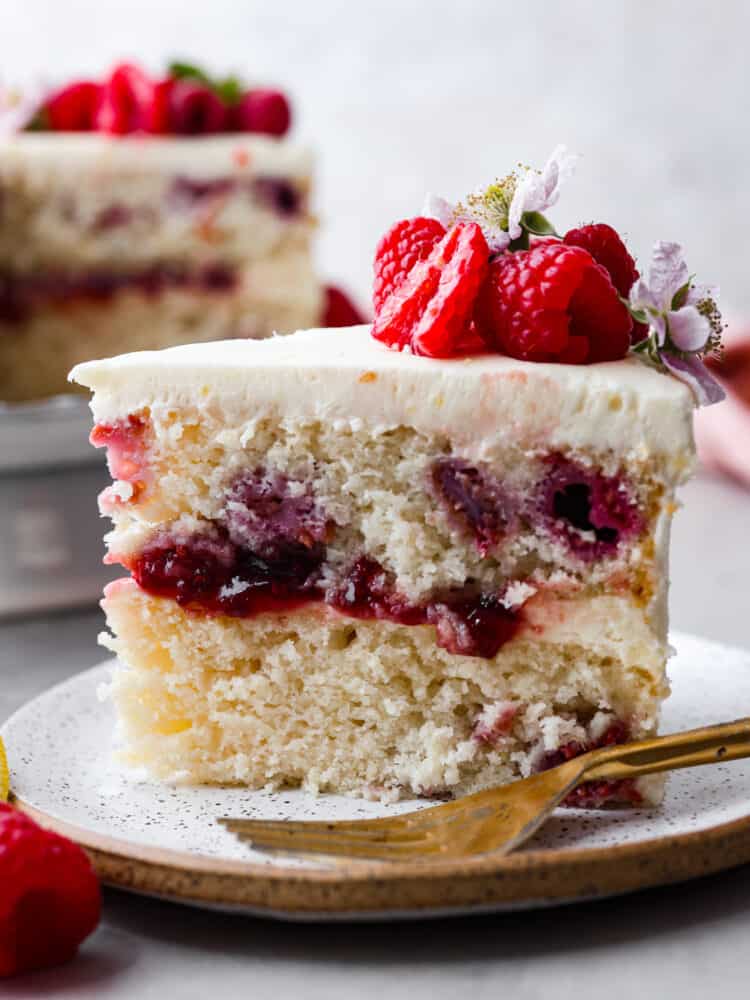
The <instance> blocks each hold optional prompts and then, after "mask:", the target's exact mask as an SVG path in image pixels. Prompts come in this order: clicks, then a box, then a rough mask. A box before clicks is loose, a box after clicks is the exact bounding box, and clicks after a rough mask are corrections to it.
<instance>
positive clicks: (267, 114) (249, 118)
mask: <svg viewBox="0 0 750 1000" xmlns="http://www.w3.org/2000/svg"><path fill="white" fill-rule="evenodd" d="M291 122H292V111H291V108H290V107H289V101H288V100H287V99H286V97H285V96H284V95H283V94H282V93H281V92H280V91H278V90H248V91H247V92H246V93H245V94H243V96H242V97H241V98H240V100H239V101H238V102H237V104H236V105H235V106H234V107H233V108H232V127H233V128H234V129H235V130H236V131H237V132H265V133H266V134H267V135H284V133H285V132H288V131H289V126H290V125H291Z"/></svg>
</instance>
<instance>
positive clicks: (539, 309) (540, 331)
mask: <svg viewBox="0 0 750 1000" xmlns="http://www.w3.org/2000/svg"><path fill="white" fill-rule="evenodd" d="M474 319H475V321H476V324H477V328H478V329H479V332H480V334H481V335H482V337H483V338H484V339H485V342H486V343H487V344H488V345H489V346H490V347H492V348H495V349H496V350H501V351H502V352H503V353H505V354H509V355H510V356H511V357H514V358H520V359H521V360H523V361H561V362H564V363H567V364H584V363H591V362H595V361H615V360H617V359H618V358H623V357H625V355H626V354H627V351H628V348H629V346H630V330H631V327H632V325H633V321H632V319H631V317H630V313H629V312H628V310H627V309H626V308H625V306H624V305H623V304H622V302H621V301H620V299H619V297H618V294H617V289H616V288H615V287H614V285H613V284H612V281H611V280H610V277H609V275H608V274H607V272H606V271H605V269H604V268H603V267H601V265H599V264H597V263H596V261H595V260H594V259H593V257H592V256H591V254H590V253H588V251H586V250H583V249H581V248H580V247H571V246H566V245H565V244H563V243H557V242H552V241H543V242H542V241H540V242H539V243H537V244H536V245H534V246H533V247H532V248H531V249H530V250H518V251H516V252H515V253H509V254H504V255H503V256H502V257H500V258H499V259H498V260H496V261H495V262H494V263H493V264H491V265H490V272H489V276H488V279H487V281H486V282H485V283H484V285H483V287H482V291H481V292H480V294H479V297H478V300H477V307H476V310H475V313H474Z"/></svg>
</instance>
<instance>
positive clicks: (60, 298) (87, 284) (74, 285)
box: [0, 263, 237, 324]
mask: <svg viewBox="0 0 750 1000" xmlns="http://www.w3.org/2000/svg"><path fill="white" fill-rule="evenodd" d="M236 287H237V274H236V272H235V269H234V268H233V267H232V266H231V265H228V264H218V263H217V264H209V265H204V266H202V267H198V268H189V267H187V266H185V265H182V264H154V265H152V266H150V267H146V268H144V269H143V270H141V271H131V272H117V271H107V270H103V269H96V270H91V271H79V272H77V273H76V274H65V273H59V274H27V275H18V274H10V273H9V272H1V271H0V322H4V323H8V324H14V323H21V322H23V321H24V320H25V319H26V318H27V316H28V315H29V313H31V312H32V311H33V309H34V308H35V307H38V306H40V305H47V304H50V303H52V304H55V305H59V306H62V305H65V304H73V303H76V302H81V301H85V302H93V303H97V302H99V303H107V302H110V301H111V299H112V298H114V296H115V295H117V294H118V293H120V292H124V291H135V292H138V293H140V294H141V295H146V296H158V295H160V294H162V293H163V292H166V291H169V290H173V289H174V290H183V291H194V292H202V293H210V294H222V293H225V292H231V291H233V290H234V289H235V288H236Z"/></svg>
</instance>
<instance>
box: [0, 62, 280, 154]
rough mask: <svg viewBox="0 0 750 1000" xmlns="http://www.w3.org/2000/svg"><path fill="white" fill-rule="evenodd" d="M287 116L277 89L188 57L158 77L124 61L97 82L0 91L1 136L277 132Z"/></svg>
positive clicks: (273, 134)
mask: <svg viewBox="0 0 750 1000" xmlns="http://www.w3.org/2000/svg"><path fill="white" fill-rule="evenodd" d="M291 120H292V114H291V109H290V106H289V101H288V100H287V98H286V96H285V95H284V94H283V93H281V91H279V90H272V89H269V88H267V87H247V86H245V84H244V83H243V82H242V81H241V80H240V79H239V78H238V77H236V76H226V77H221V78H217V77H212V76H210V75H209V74H208V73H206V72H205V71H204V70H203V69H201V68H200V67H198V66H194V65H192V64H190V63H187V62H172V63H170V64H169V66H168V68H167V72H166V73H165V74H164V75H159V76H151V75H150V74H149V73H147V72H145V70H143V69H142V68H141V67H139V66H137V65H135V64H133V63H126V62H123V63H118V64H117V65H116V66H115V67H114V68H113V70H112V71H111V72H110V74H109V75H108V76H107V77H106V78H105V79H104V80H101V81H98V80H89V79H81V80H73V81H72V82H70V83H66V84H64V85H63V86H61V87H57V88H51V89H50V88H44V87H37V88H36V89H35V90H34V91H33V92H31V91H30V92H26V93H17V92H12V91H1V90H0V135H2V134H6V133H7V134H12V133H14V132H21V131H43V132H103V133H106V134H109V135H132V134H141V135H161V136H168V135H173V136H179V135H183V136H198V135H217V134H219V133H222V132H255V133H263V134H266V135H272V136H282V135H285V134H286V132H288V130H289V126H290V124H291Z"/></svg>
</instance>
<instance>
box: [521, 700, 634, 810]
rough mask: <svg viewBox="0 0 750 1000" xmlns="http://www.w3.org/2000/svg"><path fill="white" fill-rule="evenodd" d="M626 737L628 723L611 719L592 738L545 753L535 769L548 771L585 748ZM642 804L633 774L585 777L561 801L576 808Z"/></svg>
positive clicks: (593, 747) (599, 745) (603, 745)
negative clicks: (589, 778)
mask: <svg viewBox="0 0 750 1000" xmlns="http://www.w3.org/2000/svg"><path fill="white" fill-rule="evenodd" d="M629 739H630V732H629V730H628V727H627V726H626V725H625V723H624V722H622V721H620V720H619V719H618V720H615V721H614V722H612V723H611V725H609V726H608V727H607V729H605V731H604V732H603V733H602V734H601V735H600V736H598V737H596V738H595V739H590V740H588V741H587V742H585V743H579V742H578V741H576V740H573V741H571V742H570V743H566V744H565V745H564V746H562V747H559V748H558V749H557V750H553V751H551V752H550V753H546V754H545V755H544V757H543V758H542V760H541V762H540V764H539V767H538V770H539V771H548V770H549V769H550V768H551V767H557V766H558V765H560V764H564V763H565V762H566V761H568V760H572V759H573V758H574V757H580V756H581V754H584V753H587V752H588V751H589V750H598V749H599V748H600V747H610V746H615V745H616V744H619V743H627V742H628V740H629ZM642 804H643V797H642V795H641V793H640V792H639V791H638V789H637V788H636V784H635V781H634V780H633V778H618V779H616V780H606V779H602V780H599V781H586V782H584V784H582V785H580V786H579V787H578V788H576V789H574V790H573V791H572V792H571V793H570V794H569V795H568V796H567V797H566V798H565V800H564V802H563V805H565V806H570V807H578V808H580V809H599V808H601V807H602V806H604V805H631V806H638V805H642Z"/></svg>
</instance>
